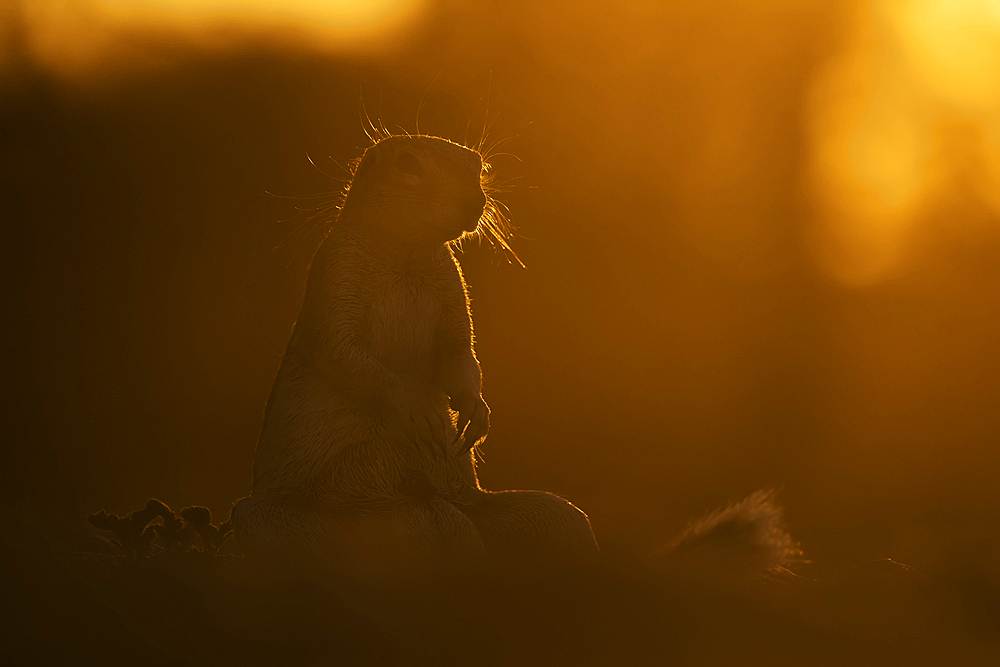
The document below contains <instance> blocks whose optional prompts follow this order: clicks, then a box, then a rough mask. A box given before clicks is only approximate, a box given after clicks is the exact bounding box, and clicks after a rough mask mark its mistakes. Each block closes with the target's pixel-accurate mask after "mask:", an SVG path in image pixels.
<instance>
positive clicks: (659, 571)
mask: <svg viewBox="0 0 1000 667" xmlns="http://www.w3.org/2000/svg"><path fill="white" fill-rule="evenodd" d="M995 550H996V544H979V545H967V546H964V547H962V548H961V549H956V550H955V553H954V554H953V555H952V556H951V557H948V558H946V559H944V560H943V561H942V563H941V564H940V566H939V567H938V568H936V569H935V571H933V572H929V573H920V572H916V571H914V570H912V569H909V568H907V567H905V566H902V565H899V564H897V563H893V562H892V561H888V560H885V561H876V562H873V563H867V564H864V565H861V566H859V567H855V568H850V569H848V570H845V571H844V572H843V573H842V574H841V575H840V576H838V577H835V578H833V580H831V581H828V582H825V581H814V580H811V579H806V578H799V577H795V576H792V575H790V574H788V573H784V574H780V575H776V576H773V577H765V578H760V579H757V580H751V581H747V580H741V581H735V580H732V579H730V578H727V577H726V576H715V575H706V574H705V573H698V572H693V571H690V570H683V571H682V570H679V569H676V568H674V569H671V568H664V567H654V566H652V565H649V564H646V563H640V562H635V561H630V560H627V559H624V558H618V557H616V556H615V554H613V553H610V554H609V553H606V554H605V562H604V564H603V565H602V566H601V567H600V568H596V569H591V570H586V571H584V570H573V571H569V570H565V569H564V570H559V571H533V572H517V573H511V572H507V573H504V574H500V573H496V572H493V573H491V572H485V571H480V572H477V573H474V574H454V575H453V576H448V577H445V578H443V580H441V581H437V582H434V583H427V584H425V585H422V586H419V587H414V588H413V589H411V590H381V589H377V588H372V587H360V586H356V585H349V584H346V583H343V582H341V583H335V582H328V583H326V584H324V585H322V586H317V585H315V584H306V583H303V582H296V581H294V578H293V579H288V580H285V581H283V582H278V581H277V580H276V579H273V578H270V577H268V576H266V575H262V574H261V573H260V572H255V571H254V565H253V563H252V562H251V561H248V560H247V559H245V558H243V557H240V556H236V555H212V554H208V553H202V552H195V551H192V552H188V553H176V552H170V551H159V552H157V553H156V554H154V555H153V556H151V557H148V558H145V559H142V560H140V561H138V562H135V561H133V559H132V558H130V557H127V556H114V555H110V554H93V553H85V552H53V551H51V550H46V549H43V548H40V547H26V546H22V545H17V544H12V543H9V542H8V543H6V544H5V545H4V548H3V550H2V555H0V558H2V561H0V562H2V576H3V581H2V587H0V591H2V596H3V599H2V600H0V614H2V617H0V627H2V633H3V642H2V645H0V646H2V649H0V662H2V663H3V664H5V665H31V664H45V665H60V664H66V665H70V664H72V665H87V664H102V665H104V664H122V663H124V664H139V663H141V664H143V665H175V664H199V665H228V664H234V665H236V664H238V665H322V664H331V665H396V664H404V665H465V664H480V665H562V664H566V665H636V664H638V665H643V664H657V665H673V664H677V665H721V664H740V665H742V664H768V665H783V664H798V665H848V664H852V665H857V664H864V665H889V664H904V665H913V664H942V665H943V664H1000V663H998V662H995V661H996V660H998V659H1000V576H998V570H997V569H996V567H994V566H995V564H996V562H995V561H991V560H990V558H989V556H990V555H991V554H995ZM991 563H992V564H991ZM269 579H270V581H267V580H269Z"/></svg>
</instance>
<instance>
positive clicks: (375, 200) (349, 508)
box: [233, 135, 597, 576]
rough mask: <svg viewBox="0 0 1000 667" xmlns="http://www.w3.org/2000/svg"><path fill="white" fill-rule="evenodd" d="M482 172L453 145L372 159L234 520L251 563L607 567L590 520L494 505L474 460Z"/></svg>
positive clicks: (275, 397) (536, 504)
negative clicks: (585, 562) (475, 250)
mask: <svg viewBox="0 0 1000 667" xmlns="http://www.w3.org/2000/svg"><path fill="white" fill-rule="evenodd" d="M482 173H483V161H482V158H481V156H480V155H479V154H478V153H477V152H475V151H472V150H470V149H467V148H465V147H463V146H460V145H458V144H454V143H452V142H450V141H447V140H444V139H440V138H437V137H430V136H423V135H420V136H392V137H388V138H386V139H383V140H381V141H379V142H378V143H376V144H375V145H373V146H372V147H370V148H369V149H368V150H366V151H365V154H364V156H363V157H362V159H361V160H360V162H359V163H358V167H357V169H356V171H355V174H354V178H353V181H352V183H351V185H350V188H349V190H348V193H347V196H346V198H345V201H344V205H343V207H342V209H341V211H340V215H339V217H338V219H337V221H336V224H335V225H334V227H333V229H332V230H331V232H330V233H329V234H328V236H327V237H326V238H325V239H324V241H323V243H322V244H321V246H320V248H319V249H318V250H317V252H316V255H315V257H314V258H313V261H312V264H311V266H310V269H309V276H308V279H307V283H306V291H305V297H304V300H303V304H302V310H301V313H300V315H299V318H298V320H297V321H296V323H295V327H294V330H293V332H292V336H291V339H290V341H289V343H288V348H287V350H286V352H285V356H284V358H283V360H282V363H281V367H280V369H279V371H278V375H277V378H276V379H275V382H274V385H273V388H272V390H271V395H270V398H269V399H268V402H267V407H266V409H265V414H264V424H263V427H262V430H261V434H260V438H259V440H258V444H257V452H256V457H255V460H254V471H253V485H252V490H251V495H250V497H248V498H244V499H243V500H241V501H239V502H238V503H237V504H236V505H235V506H234V508H233V527H234V531H235V535H236V538H237V540H238V541H239V542H240V543H241V545H243V547H244V549H245V550H247V551H248V552H249V553H253V552H259V553H268V554H271V555H277V554H295V553H299V554H300V555H301V554H304V553H313V554H323V557H322V558H323V559H324V560H327V561H330V562H332V563H334V564H335V565H336V566H337V567H341V568H346V569H348V570H350V571H352V572H354V573H369V574H371V575H373V576H381V574H382V573H383V572H384V571H385V570H390V571H398V569H399V566H401V565H402V564H403V561H405V562H407V563H412V562H415V561H420V560H423V559H427V558H431V559H434V558H436V557H437V556H439V555H441V554H442V553H445V552H447V553H451V554H463V555H464V554H472V553H483V552H485V553H493V554H497V555H499V554H509V553H515V552H516V553H523V554H546V555H548V556H551V557H556V558H559V557H563V556H565V557H567V558H574V559H575V558H581V557H582V558H587V557H591V556H593V555H594V554H596V550H597V547H596V543H595V542H594V538H593V533H592V532H591V529H590V524H589V521H588V520H587V517H586V515H585V514H583V512H581V511H580V510H578V509H577V508H575V507H574V506H573V505H571V504H570V503H568V502H566V501H564V500H562V499H560V498H558V497H556V496H553V495H551V494H547V493H543V492H537V491H508V492H502V493H491V492H488V491H485V490H483V489H482V488H481V487H480V486H479V483H478V480H477V477H476V471H475V461H474V457H473V455H472V453H471V452H469V451H468V450H469V449H470V448H471V447H472V446H473V445H474V444H475V443H476V442H477V441H479V440H480V439H481V438H483V437H485V435H486V431H487V429H488V427H489V408H488V407H487V406H486V403H485V402H484V401H483V399H482V396H481V384H482V376H481V372H480V367H479V362H478V360H477V359H476V355H475V352H474V348H473V330H472V319H471V315H470V310H469V300H468V296H467V291H466V284H465V280H464V278H463V276H462V272H461V268H460V266H459V264H458V262H457V261H456V259H455V256H454V254H453V252H452V250H451V248H450V246H449V242H450V241H453V240H455V239H458V238H460V237H461V236H462V235H463V234H467V233H470V232H473V231H474V230H475V229H476V227H477V225H478V224H479V220H480V216H482V215H483V211H484V207H485V206H486V205H487V197H486V195H485V193H484V191H483V188H482V184H481V179H482ZM460 429H464V438H463V436H462V433H461V432H460Z"/></svg>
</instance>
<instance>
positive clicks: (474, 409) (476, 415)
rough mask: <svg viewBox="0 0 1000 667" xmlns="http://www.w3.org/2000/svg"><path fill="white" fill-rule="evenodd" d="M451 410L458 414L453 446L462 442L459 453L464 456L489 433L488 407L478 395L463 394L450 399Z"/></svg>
mask: <svg viewBox="0 0 1000 667" xmlns="http://www.w3.org/2000/svg"><path fill="white" fill-rule="evenodd" d="M451 409H452V410H456V411H457V412H458V424H457V428H458V437H456V438H455V443H453V444H457V443H458V441H459V440H462V441H463V442H464V445H465V446H464V447H463V448H462V449H461V450H460V452H459V453H462V454H464V453H465V452H467V451H469V450H470V449H472V448H473V447H475V446H476V444H477V443H478V442H479V441H480V440H482V439H483V438H485V437H486V434H487V433H488V432H489V430H490V406H488V405H486V401H484V400H483V397H482V396H481V395H479V394H464V395H459V396H454V397H452V399H451Z"/></svg>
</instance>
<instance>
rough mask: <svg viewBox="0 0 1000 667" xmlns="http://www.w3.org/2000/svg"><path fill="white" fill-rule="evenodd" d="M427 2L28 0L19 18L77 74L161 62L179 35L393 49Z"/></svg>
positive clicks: (45, 51)
mask: <svg viewBox="0 0 1000 667" xmlns="http://www.w3.org/2000/svg"><path fill="white" fill-rule="evenodd" d="M15 1H16V0H15ZM426 4H427V2H426V0H282V2H272V1H270V0H90V1H88V0H70V1H66V0H23V1H22V2H21V6H20V21H21V22H22V25H23V33H24V39H25V40H26V41H27V43H28V46H29V49H30V52H31V54H32V56H33V57H34V58H35V59H36V60H37V61H38V62H39V63H41V64H43V65H45V66H48V67H50V68H52V69H54V70H56V71H59V72H63V73H67V74H71V75H101V74H106V71H104V70H108V69H110V70H111V71H114V70H120V69H123V68H143V67H144V66H156V65H157V64H162V63H161V62H160V59H161V58H162V55H159V56H158V55H157V52H158V51H161V50H162V47H163V46H165V45H169V44H173V43H178V42H180V43H185V42H186V43H189V44H191V45H193V46H196V47H198V48H200V49H203V50H210V51H220V50H227V49H232V48H234V47H238V46H240V45H244V44H249V45H253V44H256V45H269V44H277V45H279V46H282V47H286V48H289V47H290V48H293V49H294V48H304V49H309V50H313V51H320V52H322V51H330V52H346V51H350V52H361V53H364V52H386V51H392V50H394V49H395V48H396V46H398V45H399V44H400V43H401V40H400V39H399V38H400V37H401V36H402V35H403V34H404V33H405V32H406V31H407V30H409V29H410V28H412V27H413V25H414V24H415V22H416V21H417V19H419V18H420V16H421V15H422V14H423V12H424V10H425V9H426ZM14 18H15V19H16V18H18V17H17V15H16V12H15V15H14Z"/></svg>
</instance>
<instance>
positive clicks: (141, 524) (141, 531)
mask: <svg viewBox="0 0 1000 667" xmlns="http://www.w3.org/2000/svg"><path fill="white" fill-rule="evenodd" d="M161 506H164V507H165V505H163V503H161V502H160V501H159V500H155V499H153V498H150V499H149V500H148V501H146V506H145V507H144V508H143V509H141V510H135V511H133V512H131V513H129V514H128V516H124V517H122V516H118V515H117V514H108V513H107V512H106V511H105V510H101V511H99V512H95V513H93V514H91V515H90V516H88V517H87V521H89V522H90V524H91V525H92V526H94V527H95V528H98V529H99V530H106V531H109V532H110V533H112V534H113V535H114V538H113V539H112V540H111V542H112V544H116V545H118V547H120V548H121V550H122V551H124V552H125V553H126V554H128V555H131V556H132V558H133V559H135V558H142V557H143V556H145V555H146V554H147V553H149V547H150V544H152V542H153V538H154V537H156V531H155V530H153V529H152V528H151V527H150V526H149V523H150V522H151V521H152V520H153V519H155V518H156V517H158V516H160V512H161V510H160V507H161Z"/></svg>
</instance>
